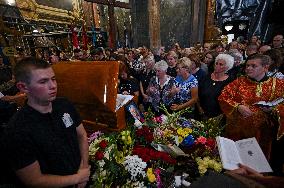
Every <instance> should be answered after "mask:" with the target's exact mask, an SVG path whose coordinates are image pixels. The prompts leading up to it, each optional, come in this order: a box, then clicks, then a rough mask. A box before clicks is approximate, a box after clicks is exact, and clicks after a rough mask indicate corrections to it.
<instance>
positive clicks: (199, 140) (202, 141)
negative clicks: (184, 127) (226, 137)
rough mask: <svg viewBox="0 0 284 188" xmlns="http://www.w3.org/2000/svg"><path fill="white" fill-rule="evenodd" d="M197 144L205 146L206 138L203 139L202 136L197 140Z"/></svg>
mask: <svg viewBox="0 0 284 188" xmlns="http://www.w3.org/2000/svg"><path fill="white" fill-rule="evenodd" d="M196 142H197V143H200V144H205V143H206V138H205V137H203V136H200V137H199V138H197V140H196Z"/></svg>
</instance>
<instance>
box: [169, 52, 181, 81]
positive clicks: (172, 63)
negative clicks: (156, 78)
mask: <svg viewBox="0 0 284 188" xmlns="http://www.w3.org/2000/svg"><path fill="white" fill-rule="evenodd" d="M166 60H167V63H168V69H167V74H168V75H169V76H172V77H176V76H177V71H176V65H177V60H178V55H177V53H176V52H175V51H169V52H168V53H167V56H166Z"/></svg>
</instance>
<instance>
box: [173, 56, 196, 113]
mask: <svg viewBox="0 0 284 188" xmlns="http://www.w3.org/2000/svg"><path fill="white" fill-rule="evenodd" d="M176 69H177V77H176V86H177V88H176V99H175V103H174V104H172V105H171V110H173V111H178V110H182V109H185V108H188V107H191V108H192V109H194V106H195V104H196V102H197V100H198V81H197V79H196V78H195V77H194V76H193V75H192V74H191V70H192V62H191V61H190V59H189V58H187V57H183V58H181V59H179V60H178V63H177V67H176ZM187 117H190V118H193V113H192V114H190V115H189V116H188V115H187Z"/></svg>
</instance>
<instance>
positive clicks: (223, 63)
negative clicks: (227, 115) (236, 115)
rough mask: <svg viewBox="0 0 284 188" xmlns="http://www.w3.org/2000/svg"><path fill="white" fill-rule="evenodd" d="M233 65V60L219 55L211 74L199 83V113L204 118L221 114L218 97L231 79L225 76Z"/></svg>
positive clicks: (228, 56)
mask: <svg viewBox="0 0 284 188" xmlns="http://www.w3.org/2000/svg"><path fill="white" fill-rule="evenodd" d="M233 65H234V58H233V57H232V56H230V55H228V54H219V55H218V56H217V57H216V60H215V66H214V71H213V73H211V74H209V75H207V76H206V77H205V78H204V79H203V80H202V81H201V82H200V83H199V89H198V95H199V109H198V110H199V113H200V114H201V115H204V117H206V118H212V117H216V116H218V115H220V114H222V111H221V109H220V106H219V102H218V97H219V95H220V94H221V91H222V90H223V88H224V87H225V86H226V85H227V84H229V83H230V82H231V81H232V79H230V77H229V75H228V74H226V72H227V71H229V70H230V69H231V68H232V67H233Z"/></svg>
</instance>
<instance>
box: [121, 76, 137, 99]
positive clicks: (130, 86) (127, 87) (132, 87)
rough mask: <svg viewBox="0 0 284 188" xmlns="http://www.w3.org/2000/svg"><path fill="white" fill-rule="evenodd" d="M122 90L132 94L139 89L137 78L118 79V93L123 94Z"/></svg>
mask: <svg viewBox="0 0 284 188" xmlns="http://www.w3.org/2000/svg"><path fill="white" fill-rule="evenodd" d="M124 91H126V92H128V93H129V95H134V92H137V91H139V86H138V83H137V80H136V79H133V78H129V79H127V80H124V79H120V83H119V85H118V93H119V94H123V92H124Z"/></svg>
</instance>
